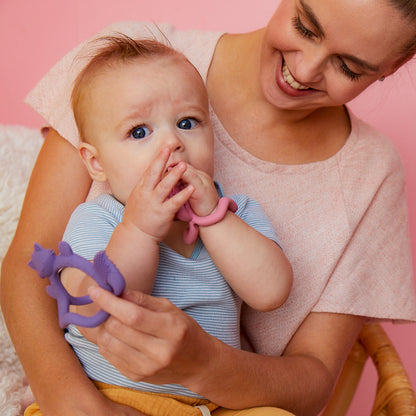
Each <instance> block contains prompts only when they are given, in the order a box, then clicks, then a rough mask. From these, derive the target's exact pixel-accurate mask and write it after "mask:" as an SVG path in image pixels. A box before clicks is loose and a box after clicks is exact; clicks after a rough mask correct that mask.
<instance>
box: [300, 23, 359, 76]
mask: <svg viewBox="0 0 416 416" xmlns="http://www.w3.org/2000/svg"><path fill="white" fill-rule="evenodd" d="M292 22H293V27H294V28H295V29H296V31H297V32H298V33H299V34H300V35H301V36H302V37H304V38H306V39H313V38H317V37H318V36H317V35H316V34H315V33H314V32H312V31H311V30H309V29H308V28H307V27H306V26H305V25H304V24H303V23H302V21H301V20H300V17H299V16H295V17H294V18H293V19H292ZM337 59H338V61H339V69H340V70H341V72H342V73H343V74H344V75H345V76H346V77H348V79H350V80H351V81H358V80H359V79H360V77H361V74H357V73H356V72H354V71H352V70H351V69H350V68H349V67H348V65H347V64H346V63H345V61H344V60H343V59H342V57H341V56H337Z"/></svg>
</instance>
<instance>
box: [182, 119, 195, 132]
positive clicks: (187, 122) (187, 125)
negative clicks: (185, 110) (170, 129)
mask: <svg viewBox="0 0 416 416" xmlns="http://www.w3.org/2000/svg"><path fill="white" fill-rule="evenodd" d="M197 124H198V122H197V121H196V120H195V119H194V118H184V119H182V120H180V121H179V122H178V124H177V126H178V128H180V129H182V130H191V129H193V128H195V127H196V125H197Z"/></svg>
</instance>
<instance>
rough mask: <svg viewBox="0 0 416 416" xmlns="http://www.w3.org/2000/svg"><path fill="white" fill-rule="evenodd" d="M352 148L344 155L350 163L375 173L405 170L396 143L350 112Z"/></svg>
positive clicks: (349, 147)
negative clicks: (353, 162)
mask: <svg viewBox="0 0 416 416" xmlns="http://www.w3.org/2000/svg"><path fill="white" fill-rule="evenodd" d="M350 120H351V135H350V142H351V143H350V144H351V145H350V146H348V148H347V149H346V152H344V153H343V154H342V158H343V159H345V160H346V161H348V162H349V163H350V162H351V161H352V160H354V161H355V165H357V166H361V167H362V168H363V169H365V170H369V169H370V168H371V170H372V171H373V172H374V173H385V174H387V173H388V172H391V171H392V170H397V169H399V170H401V169H402V168H403V166H402V161H401V157H400V155H399V152H398V150H397V148H396V146H395V144H394V142H393V141H392V140H391V139H390V138H389V137H387V136H386V135H385V134H383V133H381V132H380V131H379V130H377V129H376V128H375V127H374V126H372V125H370V124H369V123H367V122H366V121H364V120H362V119H360V118H358V117H357V116H356V115H354V114H353V113H351V112H350ZM369 173H370V172H369Z"/></svg>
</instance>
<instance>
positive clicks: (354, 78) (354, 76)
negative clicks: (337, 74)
mask: <svg viewBox="0 0 416 416" xmlns="http://www.w3.org/2000/svg"><path fill="white" fill-rule="evenodd" d="M338 59H339V62H340V65H339V67H340V69H341V71H342V72H343V73H344V75H346V76H347V77H348V78H349V79H350V80H351V81H358V80H359V79H360V77H361V74H357V73H356V72H354V71H351V69H350V68H348V65H347V64H346V63H345V61H344V60H343V59H342V57H341V56H339V57H338Z"/></svg>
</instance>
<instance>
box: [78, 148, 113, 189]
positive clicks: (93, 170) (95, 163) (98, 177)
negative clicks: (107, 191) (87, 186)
mask: <svg viewBox="0 0 416 416" xmlns="http://www.w3.org/2000/svg"><path fill="white" fill-rule="evenodd" d="M78 150H79V153H80V155H81V158H82V160H83V162H84V163H85V166H86V167H87V169H88V172H89V174H90V176H91V178H92V179H93V180H95V181H99V182H105V181H107V175H106V174H105V172H104V168H103V166H102V165H101V162H100V160H99V158H98V152H97V149H96V148H95V146H93V145H92V144H89V143H84V142H83V143H81V144H80V145H79V148H78Z"/></svg>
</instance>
